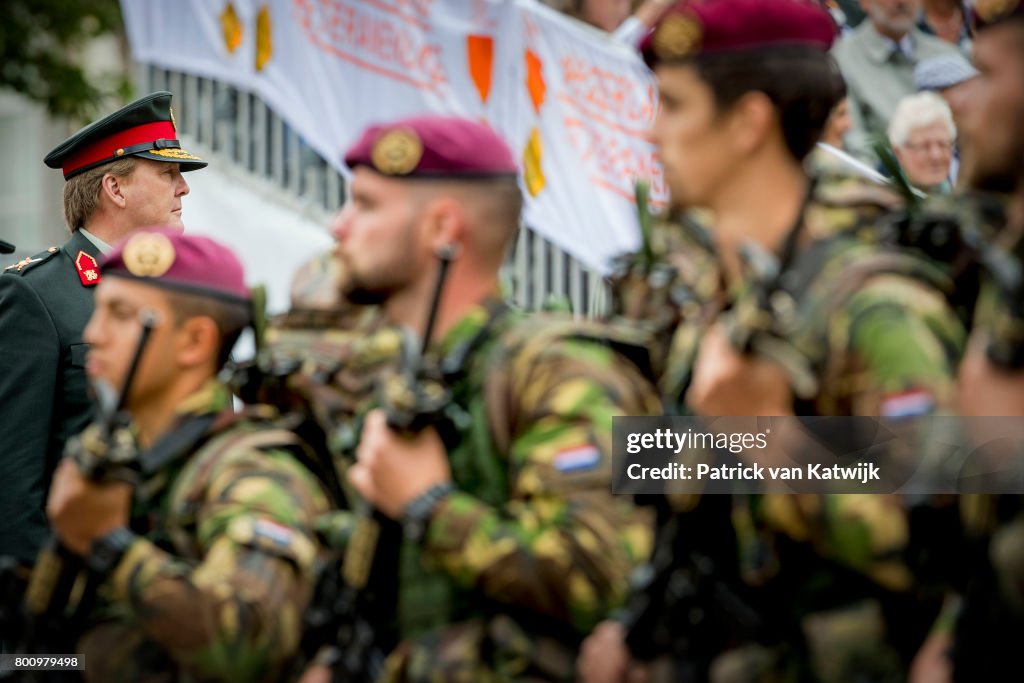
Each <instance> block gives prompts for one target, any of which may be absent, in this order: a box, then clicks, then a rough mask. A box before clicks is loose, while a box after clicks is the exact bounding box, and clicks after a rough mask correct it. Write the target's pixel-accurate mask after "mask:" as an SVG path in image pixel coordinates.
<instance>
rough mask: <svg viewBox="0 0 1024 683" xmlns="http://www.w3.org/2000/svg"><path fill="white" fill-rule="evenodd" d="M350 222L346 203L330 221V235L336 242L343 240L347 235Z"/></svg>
mask: <svg viewBox="0 0 1024 683" xmlns="http://www.w3.org/2000/svg"><path fill="white" fill-rule="evenodd" d="M351 223H352V221H351V219H350V211H349V208H348V204H346V205H345V206H343V207H342V208H341V211H339V212H338V213H337V214H336V215H335V216H334V219H333V220H332V221H331V228H330V232H331V236H332V237H334V239H335V240H337V241H338V242H342V241H344V240H345V238H347V237H348V234H349V232H350V230H349V228H350V226H351Z"/></svg>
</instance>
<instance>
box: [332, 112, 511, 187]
mask: <svg viewBox="0 0 1024 683" xmlns="http://www.w3.org/2000/svg"><path fill="white" fill-rule="evenodd" d="M345 164H346V165H347V166H348V167H349V168H355V167H356V166H368V167H370V168H372V169H373V170H375V171H377V172H378V173H380V174H382V175H387V176H397V177H406V178H461V179H470V178H497V177H501V176H514V175H515V174H516V173H517V172H518V166H517V165H516V161H515V158H514V157H513V156H512V151H511V150H510V149H509V147H508V145H507V144H506V143H505V141H504V140H503V139H502V138H501V136H500V135H499V134H498V133H496V132H494V130H492V129H491V128H489V127H488V126H486V125H484V124H482V123H477V122H476V121H470V120H467V119H461V118H455V117H450V116H417V117H413V118H408V119H402V120H400V121H394V122H391V123H386V124H381V125H376V126H370V127H369V128H367V129H366V131H365V132H364V133H363V134H362V135H361V136H360V137H359V139H358V140H357V141H356V143H355V144H354V145H352V147H350V148H349V150H348V151H347V152H346V153H345Z"/></svg>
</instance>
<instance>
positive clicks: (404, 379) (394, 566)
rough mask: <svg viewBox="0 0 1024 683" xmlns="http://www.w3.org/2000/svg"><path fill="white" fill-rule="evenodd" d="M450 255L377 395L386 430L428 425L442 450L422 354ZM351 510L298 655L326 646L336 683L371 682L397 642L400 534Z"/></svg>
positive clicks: (439, 383) (441, 393)
mask: <svg viewBox="0 0 1024 683" xmlns="http://www.w3.org/2000/svg"><path fill="white" fill-rule="evenodd" d="M454 255H455V254H454V250H453V248H445V249H442V250H441V251H439V253H438V260H439V264H438V272H437V279H436V281H435V285H434V290H433V294H432V298H431V302H430V309H429V312H428V315H427V320H426V324H425V327H424V330H423V336H422V339H421V340H420V342H419V344H418V348H417V349H415V350H414V351H412V352H410V353H407V354H406V355H405V356H404V358H403V361H404V362H403V364H402V369H401V372H400V373H398V374H396V375H394V376H390V377H388V378H386V379H385V381H384V382H383V384H382V386H381V392H380V403H381V407H382V408H383V410H384V411H385V414H386V416H387V424H388V426H389V427H390V428H391V429H393V430H395V431H397V432H400V433H406V434H416V433H418V432H420V431H422V430H423V429H426V428H427V427H428V426H433V427H434V428H435V429H437V431H438V433H439V434H440V436H441V439H442V441H443V442H444V443H445V445H446V446H448V447H451V446H452V445H453V444H454V443H455V439H456V438H457V434H458V431H457V427H456V426H455V425H454V423H453V422H452V421H451V420H450V419H449V418H448V416H447V414H446V411H447V409H448V406H449V404H450V393H449V391H448V388H447V386H446V383H445V378H444V377H443V375H442V374H441V372H440V368H438V367H436V366H434V365H433V364H430V363H428V362H427V361H426V359H425V354H426V351H427V346H428V344H429V343H430V339H431V337H432V335H433V331H434V325H435V323H436V320H437V313H438V309H439V304H440V300H441V294H442V292H443V290H444V284H445V280H446V279H447V273H448V267H449V265H450V264H451V261H452V260H453V258H454ZM356 513H357V515H356V522H355V527H354V529H353V531H352V535H351V538H350V539H349V542H348V545H347V547H346V548H345V552H344V558H343V559H342V560H340V561H339V562H336V563H334V564H332V565H329V566H328V567H327V568H325V570H324V571H323V572H322V574H321V577H320V580H319V582H318V587H317V591H316V595H315V598H314V601H313V606H312V607H311V608H310V610H309V611H308V612H307V615H306V620H305V621H306V624H305V627H306V629H305V630H306V637H305V638H304V642H303V650H304V651H305V652H306V654H307V655H310V654H312V653H314V652H315V651H316V650H317V649H319V647H320V646H323V645H325V644H326V645H329V646H330V647H331V648H332V656H331V658H330V664H331V666H332V669H333V680H334V681H336V682H338V683H341V682H348V681H364V680H376V679H377V678H378V677H379V675H380V673H381V671H382V670H383V666H384V660H385V658H386V657H387V654H388V653H389V652H390V651H391V650H392V649H393V648H394V646H395V645H396V639H397V638H396V633H395V627H394V615H395V612H396V609H397V604H396V602H395V598H396V595H397V588H398V561H399V551H400V547H401V542H402V530H401V527H400V526H399V525H398V523H397V522H395V521H394V520H391V519H389V518H387V517H386V516H385V515H384V514H383V513H381V512H379V511H377V510H374V509H372V508H371V507H370V506H369V505H361V506H359V507H358V508H357V510H356Z"/></svg>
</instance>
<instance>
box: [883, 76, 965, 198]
mask: <svg viewBox="0 0 1024 683" xmlns="http://www.w3.org/2000/svg"><path fill="white" fill-rule="evenodd" d="M888 132H889V144H890V145H892V149H893V152H895V154H896V158H897V159H898V160H899V162H900V166H902V167H903V172H904V174H906V176H907V180H909V181H910V183H911V184H912V185H914V186H915V187H918V188H920V189H921V190H924V191H925V192H929V193H941V192H948V191H949V190H950V188H951V182H950V177H949V171H950V164H951V162H952V160H953V145H954V144H955V142H956V125H954V123H953V115H952V113H951V112H950V110H949V105H948V104H946V102H945V100H943V99H942V98H941V97H939V96H938V95H936V94H935V93H933V92H921V93H917V94H914V95H908V96H907V97H904V98H903V99H902V100H900V102H899V104H898V105H897V107H896V113H895V114H894V115H893V117H892V120H891V121H890V122H889V131H888Z"/></svg>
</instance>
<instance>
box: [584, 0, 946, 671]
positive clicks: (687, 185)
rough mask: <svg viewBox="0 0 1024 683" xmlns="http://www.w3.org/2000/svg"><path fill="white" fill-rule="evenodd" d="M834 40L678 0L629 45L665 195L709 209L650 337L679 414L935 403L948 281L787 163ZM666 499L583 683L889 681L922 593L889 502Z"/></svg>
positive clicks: (857, 205)
mask: <svg viewBox="0 0 1024 683" xmlns="http://www.w3.org/2000/svg"><path fill="white" fill-rule="evenodd" d="M737 17H742V21H737ZM834 37H835V27H834V25H833V24H832V21H831V19H830V18H829V16H828V15H827V14H826V13H825V12H824V11H823V10H822V9H821V8H820V7H818V6H816V5H815V4H814V3H809V2H803V1H801V0H709V1H708V2H700V3H693V2H679V3H676V4H675V5H674V6H673V7H672V8H671V9H670V10H669V11H668V12H667V13H666V15H665V16H664V17H663V18H662V19H661V21H660V22H659V23H658V25H657V26H656V27H655V28H654V30H653V31H652V33H651V35H650V36H649V37H648V38H647V40H646V41H645V43H644V45H643V51H644V56H645V58H646V59H647V60H648V63H649V64H651V65H652V68H653V69H654V72H655V76H656V78H657V81H658V87H659V94H660V99H661V106H660V109H659V113H658V116H657V118H656V120H655V123H654V126H653V128H652V131H651V134H650V137H651V139H652V141H653V142H654V143H655V145H656V146H657V149H658V155H659V158H660V160H661V162H662V164H663V167H664V170H665V177H666V182H667V184H668V186H669V189H670V193H671V195H672V198H673V202H674V203H676V204H681V205H684V206H692V207H701V208H707V209H710V210H711V214H712V218H713V220H712V221H711V224H710V233H711V236H712V239H713V242H714V247H715V253H716V254H717V256H718V259H719V263H720V266H721V271H722V278H721V279H722V289H721V290H720V291H719V292H717V293H713V294H712V296H709V297H708V296H701V297H698V298H697V300H696V307H695V308H694V310H692V311H690V312H687V313H685V314H683V315H682V316H681V319H682V322H681V323H680V324H679V326H678V327H677V329H676V333H675V335H674V337H673V339H672V342H671V345H670V348H669V353H668V361H667V364H666V369H665V372H664V374H663V376H662V378H661V388H662V391H663V394H664V396H665V400H666V402H667V403H668V404H669V405H672V406H674V407H675V408H676V410H677V411H678V412H679V414H694V413H695V414H697V415H702V416H709V417H714V416H723V415H746V416H786V415H819V416H844V415H845V416H850V415H874V416H897V415H898V416H902V417H903V418H905V419H907V422H906V424H907V425H913V424H914V421H913V420H912V418H913V417H915V416H918V415H928V414H931V413H932V412H933V411H942V410H943V409H944V408H948V406H949V405H950V403H951V401H952V398H953V379H952V378H953V375H954V373H955V367H956V362H957V359H958V352H959V349H960V347H961V345H962V343H963V335H964V332H963V329H962V327H961V326H960V323H959V320H958V319H957V317H956V316H955V315H954V314H953V312H952V310H951V309H950V308H949V306H948V304H947V302H946V297H945V294H944V289H943V287H944V286H948V285H949V284H950V283H949V282H948V281H946V280H945V279H944V277H943V275H942V273H941V272H940V271H939V270H938V269H936V268H934V267H933V265H932V264H930V263H928V262H927V261H924V260H922V259H919V258H917V257H916V256H915V255H913V254H911V253H908V252H902V251H900V250H897V249H895V248H891V247H880V246H878V244H877V238H876V235H877V229H876V228H875V227H874V226H875V223H876V221H877V220H878V219H879V218H881V217H883V216H884V215H885V214H886V213H887V212H888V211H889V210H891V209H895V208H898V207H899V206H900V200H899V198H898V197H896V196H895V195H893V194H892V193H889V192H888V191H886V190H885V189H884V188H879V187H877V186H871V185H865V184H863V183H861V182H859V181H856V180H846V179H841V178H821V179H815V178H811V177H809V176H808V175H807V172H806V171H805V169H804V166H803V164H802V162H803V160H804V159H805V157H806V156H807V154H808V153H809V152H810V151H811V150H812V149H813V147H814V145H815V143H816V142H817V139H818V137H819V135H820V133H821V131H822V128H823V126H824V124H825V121H826V119H827V117H828V114H829V111H830V110H831V108H832V106H833V105H834V104H835V102H836V101H838V99H839V98H840V97H841V96H842V94H843V87H842V82H841V79H840V77H839V74H838V72H837V70H836V67H835V64H834V63H833V62H832V61H831V59H830V58H829V57H828V54H827V51H828V49H829V47H830V46H831V44H832V41H833V40H834ZM623 298H624V299H626V300H628V299H629V297H628V296H626V297H623ZM674 502H675V504H676V506H675V507H676V514H668V515H666V520H665V524H664V525H663V527H662V530H661V531H662V539H663V540H665V541H666V543H665V545H664V546H662V544H661V543H659V547H658V550H657V551H656V555H655V560H656V564H655V567H656V568H657V572H656V574H657V575H655V576H652V575H650V574H648V575H647V577H648V579H649V580H648V581H645V582H644V583H643V589H641V590H639V591H638V592H637V594H636V595H635V599H634V600H633V601H632V604H631V606H630V609H629V610H628V611H627V613H626V614H625V615H624V618H623V621H622V622H620V623H615V622H606V623H605V624H602V626H601V627H600V628H599V629H598V631H597V632H596V633H595V635H594V636H592V637H591V639H589V640H588V642H587V643H586V644H585V646H584V648H583V653H582V660H581V671H582V673H583V675H584V680H587V681H589V682H591V683H596V682H599V681H622V680H627V677H628V675H629V674H630V669H631V667H636V666H640V665H639V664H638V662H639V661H640V660H644V661H651V660H658V661H659V664H666V665H667V671H666V670H665V669H660V668H658V667H655V668H654V669H652V670H649V671H647V673H651V672H653V673H655V674H659V673H660V674H661V675H662V676H661V677H660V678H658V680H707V679H710V680H719V681H757V680H794V681H795V680H813V679H817V680H827V681H830V680H835V681H839V680H847V681H848V680H861V679H863V680H879V681H882V680H903V678H904V677H905V671H906V666H907V664H908V662H909V660H910V658H911V657H912V656H913V654H914V652H915V651H916V647H917V646H918V645H919V644H920V642H921V641H923V639H924V636H925V634H926V632H927V629H928V627H929V626H930V623H929V619H928V617H927V616H925V614H926V608H927V607H928V606H929V605H927V604H923V605H919V606H918V608H919V610H920V611H915V609H909V610H908V609H904V607H905V606H906V605H908V604H909V605H917V603H916V602H915V600H916V596H915V595H914V593H913V591H912V586H913V574H912V573H911V572H910V569H909V568H908V566H906V563H905V561H904V557H903V552H904V550H905V548H906V546H907V543H908V534H909V531H908V525H907V522H906V515H905V512H904V510H902V509H901V507H900V504H899V501H898V500H897V499H895V498H894V497H890V496H874V495H870V494H857V495H849V496H841V495H826V494H813V495H812V494H801V495H781V494H763V495H753V494H744V495H737V496H735V497H729V496H726V495H705V496H703V497H700V496H695V495H691V496H687V497H685V498H684V499H682V500H676V501H674ZM663 547H664V548H665V549H666V550H665V551H664V552H662V549H663ZM708 567H711V569H708ZM688 587H689V588H688ZM930 606H931V608H932V609H933V610H937V606H938V605H937V601H936V604H933V605H930ZM893 616H897V617H901V618H902V620H901V621H896V620H891V618H892V617H893ZM623 624H625V626H623ZM623 642H625V643H627V644H628V648H624V647H623ZM664 655H667V657H663V656H664ZM666 660H671V661H666ZM643 666H646V665H643Z"/></svg>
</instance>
